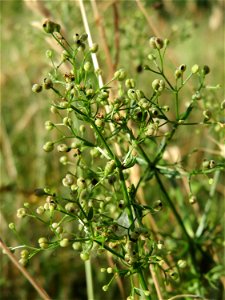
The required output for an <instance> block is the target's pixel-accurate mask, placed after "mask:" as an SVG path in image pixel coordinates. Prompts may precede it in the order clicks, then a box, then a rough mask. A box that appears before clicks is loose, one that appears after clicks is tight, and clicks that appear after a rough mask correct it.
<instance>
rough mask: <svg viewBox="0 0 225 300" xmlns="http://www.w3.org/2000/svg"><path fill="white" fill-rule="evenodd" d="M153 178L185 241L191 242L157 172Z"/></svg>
mask: <svg viewBox="0 0 225 300" xmlns="http://www.w3.org/2000/svg"><path fill="white" fill-rule="evenodd" d="M155 177H156V180H157V182H158V184H159V186H160V190H161V191H162V192H163V194H164V196H165V198H166V200H167V203H168V204H169V206H170V208H171V210H172V211H173V213H174V215H175V217H176V219H177V222H178V223H179V225H180V227H181V229H182V231H183V233H184V235H185V236H186V239H187V240H188V241H191V242H192V239H191V237H190V236H189V234H188V232H187V230H186V228H185V226H184V224H183V221H182V219H181V217H180V215H179V213H178V212H177V210H176V208H175V205H174V204H173V202H172V200H171V199H170V197H169V195H168V193H167V191H166V189H165V187H164V185H163V183H162V181H161V179H160V177H159V175H158V172H155Z"/></svg>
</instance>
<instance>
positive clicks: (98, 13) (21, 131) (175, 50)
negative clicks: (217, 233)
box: [0, 0, 224, 300]
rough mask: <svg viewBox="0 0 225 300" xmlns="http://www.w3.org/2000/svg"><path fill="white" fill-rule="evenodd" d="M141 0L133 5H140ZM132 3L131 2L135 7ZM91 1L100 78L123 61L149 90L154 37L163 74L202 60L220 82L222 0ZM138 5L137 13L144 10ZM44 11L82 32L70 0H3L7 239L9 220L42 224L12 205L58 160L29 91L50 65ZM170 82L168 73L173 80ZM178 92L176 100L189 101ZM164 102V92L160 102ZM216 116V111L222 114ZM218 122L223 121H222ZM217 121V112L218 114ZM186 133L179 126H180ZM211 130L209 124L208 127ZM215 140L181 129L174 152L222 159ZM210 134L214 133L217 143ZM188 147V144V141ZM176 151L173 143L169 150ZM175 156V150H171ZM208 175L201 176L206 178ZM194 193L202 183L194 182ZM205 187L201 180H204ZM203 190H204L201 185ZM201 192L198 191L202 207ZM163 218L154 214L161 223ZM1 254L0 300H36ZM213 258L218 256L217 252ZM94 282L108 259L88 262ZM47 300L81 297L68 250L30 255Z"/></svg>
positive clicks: (30, 226) (81, 278)
mask: <svg viewBox="0 0 225 300" xmlns="http://www.w3.org/2000/svg"><path fill="white" fill-rule="evenodd" d="M140 3H141V6H140ZM138 4H139V5H138ZM96 5H97V6H96V7H97V10H96V7H94V8H93V7H92V5H91V4H90V2H89V1H85V7H86V9H87V13H88V20H89V23H90V28H91V30H92V35H93V40H94V41H95V42H97V43H98V44H99V48H100V51H99V53H98V58H99V60H100V65H101V67H102V69H103V77H104V80H105V82H106V81H107V80H109V79H110V78H111V77H112V74H113V72H114V71H115V69H117V68H120V67H123V68H125V69H126V70H127V72H128V74H130V77H131V76H132V77H133V78H135V79H136V81H137V86H138V87H139V88H141V89H143V90H144V91H146V94H148V90H149V91H150V86H151V82H152V80H153V79H154V77H153V76H152V75H149V73H148V72H146V73H145V72H143V65H144V64H145V63H148V61H147V58H146V57H147V55H148V54H149V52H150V49H149V45H148V39H149V37H150V36H152V35H159V36H160V37H162V38H169V39H170V40H171V45H170V47H169V50H168V57H169V59H168V62H167V67H168V68H169V72H170V74H169V77H171V78H173V72H174V69H175V67H177V66H179V65H180V64H181V63H184V64H186V65H187V66H188V68H189V70H190V68H191V66H192V65H193V64H195V63H197V64H199V65H205V64H207V65H209V66H210V69H211V72H210V74H209V76H208V79H207V80H208V81H209V84H210V85H217V84H218V83H219V84H221V85H223V83H224V43H223V42H224V15H223V11H224V2H223V1H222V0H221V1H219V0H218V1H217V0H211V1H210V0H179V1H178V0H176V1H175V0H161V1H160V0H145V1H143V0H142V1H137V2H136V1H135V0H133V1H110V0H108V1H106V0H105V1H96ZM143 8H144V10H143ZM45 18H50V19H52V20H54V21H55V22H57V23H60V24H61V25H62V28H63V31H64V32H65V36H66V37H67V38H68V39H69V40H72V36H73V34H74V33H83V32H84V29H83V24H82V19H81V14H80V9H79V3H78V1H66V0H65V1H19V0H17V1H1V81H0V84H1V153H0V159H1V161H0V163H1V183H0V191H1V216H0V217H1V225H0V227H1V229H0V230H1V237H2V239H3V240H4V242H5V243H6V244H7V245H8V246H16V245H17V244H19V240H18V239H17V238H16V237H15V236H14V235H13V234H12V232H11V231H10V230H9V229H8V224H9V223H10V222H15V224H16V228H17V230H18V231H19V232H20V233H21V234H22V235H24V236H25V237H26V239H27V241H29V242H34V241H35V240H36V239H37V237H39V236H41V233H42V232H43V230H44V228H42V227H41V226H38V227H37V226H36V225H37V224H36V223H32V222H31V221H30V220H27V219H24V220H22V222H21V221H19V222H18V220H17V219H16V210H17V209H18V208H19V207H21V206H22V205H23V203H24V202H30V203H34V204H35V203H36V202H37V201H39V200H38V199H37V198H35V196H34V195H33V190H34V189H35V188H37V187H43V186H46V185H47V186H52V187H55V186H57V185H58V182H59V181H60V180H61V178H62V175H61V171H62V167H61V166H60V164H59V163H58V159H59V157H57V155H56V154H54V155H55V156H54V155H53V154H51V155H50V156H48V155H47V154H46V153H44V152H43V150H42V145H43V144H44V142H45V141H46V139H48V136H49V134H48V133H47V132H46V131H45V129H44V123H45V121H46V120H48V119H49V118H50V112H49V100H50V99H49V98H48V97H49V96H48V95H47V94H44V93H43V94H40V95H33V94H32V92H31V86H32V84H33V83H36V82H41V81H42V79H43V78H44V77H45V75H46V74H47V73H48V70H49V61H48V59H47V57H46V55H45V53H46V50H48V49H52V48H53V49H55V53H57V51H58V49H57V48H56V45H55V44H54V43H52V41H50V40H49V39H48V37H46V34H45V33H44V32H43V31H42V28H41V24H42V22H43V20H44V19H45ZM172 80H173V79H172ZM190 95H191V91H190V94H189V95H188V94H187V95H184V103H185V101H188V99H189V98H190ZM223 97H224V95H223V89H222V88H221V89H220V90H218V91H216V92H214V91H213V90H212V92H211V93H210V96H209V99H208V103H209V104H208V105H209V106H210V107H211V108H212V109H214V108H218V106H219V105H220V103H221V101H222V100H223ZM168 101H169V99H165V104H166V103H168ZM220 117H221V118H222V114H221V116H220ZM223 121H224V120H223ZM221 122H222V119H221ZM185 130H186V129H185ZM214 131H216V129H215V130H214ZM212 135H213V136H214V138H212V137H210V136H200V135H199V134H198V128H194V129H193V130H189V131H188V130H186V132H182V133H181V135H180V137H179V140H178V144H179V149H178V150H179V151H181V153H182V154H183V153H186V149H187V150H188V151H190V150H191V149H193V148H194V147H197V148H199V149H201V151H198V152H197V154H196V155H194V156H193V157H191V158H190V159H191V161H190V162H189V164H191V165H192V166H196V165H199V164H200V162H201V161H202V160H203V158H209V157H210V158H211V155H213V157H214V158H215V160H216V158H217V157H219V156H221V154H222V148H221V142H220V138H221V136H222V134H221V132H219V131H218V132H216V133H215V132H213V134H212ZM215 136H217V137H218V139H216V140H215ZM192 144H193V147H192ZM176 151H177V150H176ZM176 154H177V153H175V155H176ZM206 182H207V180H206ZM195 185H196V186H194V189H195V190H198V191H199V190H200V189H201V188H202V185H200V183H199V184H195ZM206 185H207V184H206ZM205 189H206V191H207V189H208V188H207V187H206V188H205ZM217 189H218V195H217V197H216V199H215V204H214V206H213V207H212V219H213V220H214V219H215V218H218V220H219V221H218V223H222V222H221V220H222V218H223V210H224V204H223V201H222V199H223V197H224V195H223V193H224V190H223V186H222V180H221V181H220V182H219V184H218V187H217ZM204 195H206V192H205V193H204V192H202V199H201V201H202V203H200V207H201V206H203V207H204V205H203V202H204ZM163 223H165V220H162V224H163ZM0 255H1V270H2V272H1V274H0V288H1V298H2V299H5V300H6V299H8V300H13V299H39V297H38V295H37V294H36V292H35V291H34V290H33V288H32V287H31V286H30V284H29V283H28V282H27V281H26V280H25V279H24V278H23V277H22V275H21V274H20V273H19V271H18V270H17V269H15V267H14V266H13V265H12V264H11V263H10V262H9V260H8V258H7V257H6V256H4V255H2V254H0ZM218 255H219V256H220V258H221V257H222V253H221V252H220V253H218ZM93 263H94V265H95V268H94V270H93V272H94V275H95V276H94V280H95V282H96V285H95V287H96V295H97V297H98V298H96V299H102V297H106V296H105V295H103V294H102V293H103V292H102V291H101V286H102V285H103V284H104V277H105V276H103V274H101V273H100V272H99V268H100V266H102V265H104V264H105V265H107V262H104V261H102V260H101V263H100V260H99V258H96V259H94V262H93ZM28 268H29V271H30V272H31V274H33V275H34V276H35V277H36V278H37V279H38V281H39V282H40V283H41V284H42V285H43V287H44V288H45V289H46V290H47V291H48V293H49V294H50V295H51V297H52V298H53V299H68V300H69V299H71V300H72V299H73V300H82V299H86V290H85V272H84V267H83V264H82V262H81V261H80V259H79V257H77V256H75V255H74V252H73V250H67V251H64V250H57V252H54V253H48V252H47V253H44V254H43V255H39V256H38V257H35V258H34V260H33V263H32V264H31V265H30V266H29V267H28ZM113 289H114V290H113V292H112V293H111V294H110V295H109V294H107V297H108V298H107V299H108V300H110V299H119V297H120V296H118V291H117V290H118V288H117V286H116V285H115V286H114V287H113Z"/></svg>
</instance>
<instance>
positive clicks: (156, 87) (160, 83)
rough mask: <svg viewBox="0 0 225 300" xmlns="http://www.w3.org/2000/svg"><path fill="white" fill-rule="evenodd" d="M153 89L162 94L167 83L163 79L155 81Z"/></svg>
mask: <svg viewBox="0 0 225 300" xmlns="http://www.w3.org/2000/svg"><path fill="white" fill-rule="evenodd" d="M152 88H153V90H154V91H155V92H162V91H163V90H164V89H165V81H164V80H162V79H155V80H153V82H152Z"/></svg>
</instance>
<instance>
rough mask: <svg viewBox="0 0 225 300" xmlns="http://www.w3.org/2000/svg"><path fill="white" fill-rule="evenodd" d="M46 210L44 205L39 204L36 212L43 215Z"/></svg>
mask: <svg viewBox="0 0 225 300" xmlns="http://www.w3.org/2000/svg"><path fill="white" fill-rule="evenodd" d="M44 212H45V209H44V206H39V207H38V208H37V209H36V213H37V214H38V215H43V213H44Z"/></svg>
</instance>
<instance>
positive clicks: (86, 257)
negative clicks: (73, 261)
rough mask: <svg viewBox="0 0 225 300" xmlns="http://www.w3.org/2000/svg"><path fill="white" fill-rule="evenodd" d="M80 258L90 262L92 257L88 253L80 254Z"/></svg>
mask: <svg viewBox="0 0 225 300" xmlns="http://www.w3.org/2000/svg"><path fill="white" fill-rule="evenodd" d="M80 258H81V259H82V260H83V261H86V260H89V258H90V255H89V253H88V252H81V253H80Z"/></svg>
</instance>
